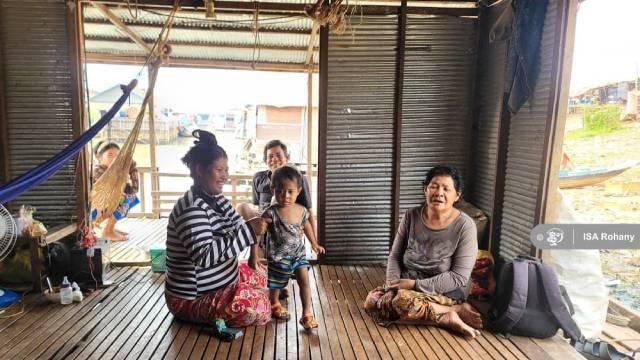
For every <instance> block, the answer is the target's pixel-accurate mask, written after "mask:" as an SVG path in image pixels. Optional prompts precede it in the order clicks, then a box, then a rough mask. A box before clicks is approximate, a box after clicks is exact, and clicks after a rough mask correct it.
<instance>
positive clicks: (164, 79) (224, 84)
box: [87, 64, 317, 112]
mask: <svg viewBox="0 0 640 360" xmlns="http://www.w3.org/2000/svg"><path fill="white" fill-rule="evenodd" d="M87 71H88V73H89V75H88V81H89V89H91V90H94V91H97V92H100V91H103V90H106V89H108V88H110V87H112V86H113V85H114V84H115V83H123V84H126V83H128V82H129V81H130V80H131V79H132V78H135V77H137V75H138V72H139V71H140V66H125V65H103V64H89V65H88V69H87ZM144 74H145V75H143V76H142V78H141V79H140V83H139V85H138V87H141V88H146V87H147V79H146V70H145V73H144ZM315 79H316V80H315V82H316V86H317V76H316V77H315ZM155 97H156V103H157V104H158V105H161V106H167V105H164V104H171V106H172V107H173V108H174V109H175V110H177V111H181V112H213V111H217V110H224V109H227V108H231V107H236V106H244V105H246V104H270V105H276V106H286V105H299V106H305V105H306V103H307V75H306V74H303V73H284V72H265V71H245V70H218V69H186V68H175V67H167V68H161V69H160V74H159V75H158V80H157V82H156V90H155Z"/></svg>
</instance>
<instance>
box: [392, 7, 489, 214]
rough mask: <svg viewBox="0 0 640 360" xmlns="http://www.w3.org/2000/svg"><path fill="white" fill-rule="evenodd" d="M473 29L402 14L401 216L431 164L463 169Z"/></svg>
mask: <svg viewBox="0 0 640 360" xmlns="http://www.w3.org/2000/svg"><path fill="white" fill-rule="evenodd" d="M476 30H477V26H476V20H474V19H464V18H454V17H430V16H422V15H408V16H407V33H406V34H407V35H406V50H405V60H404V61H405V66H404V85H403V100H402V144H401V154H402V155H401V165H400V217H402V215H403V214H404V212H405V210H407V209H408V208H411V207H413V206H416V205H419V204H421V203H423V202H424V192H423V187H422V180H423V179H424V175H425V173H426V171H427V170H428V169H429V168H431V167H432V166H434V165H436V164H439V163H449V164H453V165H455V166H457V167H458V168H459V169H460V170H461V171H462V173H463V175H465V174H468V166H469V161H468V159H469V151H470V139H469V129H470V127H471V104H472V91H473V82H474V75H475V66H476V48H477V43H476V39H477V36H476Z"/></svg>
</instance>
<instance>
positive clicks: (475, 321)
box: [453, 303, 482, 329]
mask: <svg viewBox="0 0 640 360" xmlns="http://www.w3.org/2000/svg"><path fill="white" fill-rule="evenodd" d="M453 311H455V312H456V313H458V315H459V316H460V319H462V321H464V323H465V324H467V325H469V326H471V327H472V328H474V329H482V317H481V316H480V313H479V312H477V311H476V309H474V308H473V306H471V304H469V303H462V304H460V305H454V306H453Z"/></svg>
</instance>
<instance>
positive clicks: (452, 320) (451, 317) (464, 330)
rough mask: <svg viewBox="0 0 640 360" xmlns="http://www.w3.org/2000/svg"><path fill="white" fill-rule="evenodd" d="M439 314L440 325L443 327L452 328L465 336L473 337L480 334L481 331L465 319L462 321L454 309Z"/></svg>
mask: <svg viewBox="0 0 640 360" xmlns="http://www.w3.org/2000/svg"><path fill="white" fill-rule="evenodd" d="M439 316H440V318H439V319H438V325H439V326H441V327H444V328H446V329H449V330H452V331H454V332H457V333H458V334H461V335H464V336H470V337H472V338H475V337H476V336H480V331H479V330H476V329H474V328H472V327H471V326H469V325H467V324H466V323H465V322H464V321H462V319H461V318H460V316H459V315H458V313H457V312H456V311H454V310H452V311H448V312H446V313H443V314H440V315H439Z"/></svg>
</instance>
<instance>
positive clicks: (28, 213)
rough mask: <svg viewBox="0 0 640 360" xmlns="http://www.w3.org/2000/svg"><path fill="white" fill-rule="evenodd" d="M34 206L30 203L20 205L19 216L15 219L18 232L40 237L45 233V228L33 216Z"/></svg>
mask: <svg viewBox="0 0 640 360" xmlns="http://www.w3.org/2000/svg"><path fill="white" fill-rule="evenodd" d="M34 212H36V208H35V207H33V206H31V205H22V206H21V207H20V216H19V217H18V219H17V220H16V224H17V226H18V232H19V233H21V234H22V236H26V237H41V236H45V235H47V228H45V227H44V225H43V224H42V223H41V222H40V221H38V220H35V219H34V218H33V213H34Z"/></svg>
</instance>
